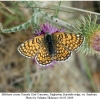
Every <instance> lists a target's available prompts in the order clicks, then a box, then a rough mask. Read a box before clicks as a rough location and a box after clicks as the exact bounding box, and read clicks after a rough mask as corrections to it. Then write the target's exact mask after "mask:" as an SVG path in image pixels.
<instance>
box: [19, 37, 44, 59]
mask: <svg viewBox="0 0 100 100" xmlns="http://www.w3.org/2000/svg"><path fill="white" fill-rule="evenodd" d="M43 38H44V35H41V36H36V37H34V38H33V39H30V40H28V41H26V42H24V43H23V44H21V45H20V46H19V47H18V51H19V52H20V53H21V54H22V55H23V56H25V57H28V58H31V57H35V55H36V54H37V52H38V49H39V48H40V46H41V43H42V41H43Z"/></svg>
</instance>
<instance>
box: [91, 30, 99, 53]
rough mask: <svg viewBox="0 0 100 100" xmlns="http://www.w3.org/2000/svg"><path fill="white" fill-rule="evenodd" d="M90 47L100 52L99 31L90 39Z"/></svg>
mask: <svg viewBox="0 0 100 100" xmlns="http://www.w3.org/2000/svg"><path fill="white" fill-rule="evenodd" d="M90 43H91V47H92V48H93V49H94V50H96V51H99V52H100V31H98V32H95V33H94V34H93V35H92V37H91V41H90Z"/></svg>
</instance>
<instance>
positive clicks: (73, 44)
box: [52, 32, 84, 51]
mask: <svg viewBox="0 0 100 100" xmlns="http://www.w3.org/2000/svg"><path fill="white" fill-rule="evenodd" d="M52 35H53V38H54V40H56V41H58V42H59V43H60V44H62V45H64V47H65V48H66V49H67V50H69V51H73V50H75V49H76V48H78V47H79V46H80V45H81V44H82V42H83V40H84V38H83V37H82V36H81V35H76V34H70V33H63V32H57V33H53V34H52Z"/></svg>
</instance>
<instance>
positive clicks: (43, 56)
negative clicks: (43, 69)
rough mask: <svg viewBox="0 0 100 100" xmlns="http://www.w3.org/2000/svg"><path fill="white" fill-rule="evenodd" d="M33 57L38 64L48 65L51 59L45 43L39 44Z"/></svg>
mask: <svg viewBox="0 0 100 100" xmlns="http://www.w3.org/2000/svg"><path fill="white" fill-rule="evenodd" d="M35 59H36V61H37V63H39V64H40V65H48V64H50V63H51V62H52V61H53V59H52V56H51V55H50V54H49V52H48V48H47V47H46V45H45V43H43V44H42V45H41V47H40V49H39V51H38V54H37V56H36V58H35Z"/></svg>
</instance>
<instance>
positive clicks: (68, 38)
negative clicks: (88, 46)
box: [18, 32, 84, 66]
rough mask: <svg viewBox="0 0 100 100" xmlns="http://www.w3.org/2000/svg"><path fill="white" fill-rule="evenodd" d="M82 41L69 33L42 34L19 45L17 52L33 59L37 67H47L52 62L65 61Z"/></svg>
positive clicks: (78, 36) (77, 36) (81, 38)
mask: <svg viewBox="0 0 100 100" xmlns="http://www.w3.org/2000/svg"><path fill="white" fill-rule="evenodd" d="M83 40H84V38H83V37H82V36H81V35H76V34H71V33H64V32H56V33H52V34H45V35H44V34H43V35H40V36H36V37H34V38H33V39H30V40H28V41H26V42H24V43H23V44H21V45H20V46H19V47H18V51H19V52H20V53H21V54H22V55H23V56H25V57H28V58H35V60H36V62H37V63H38V64H39V65H42V66H47V65H49V64H50V63H52V62H53V61H65V60H67V59H68V58H69V57H70V55H71V51H73V50H75V49H77V48H78V47H79V46H80V45H81V44H82V42H83Z"/></svg>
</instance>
